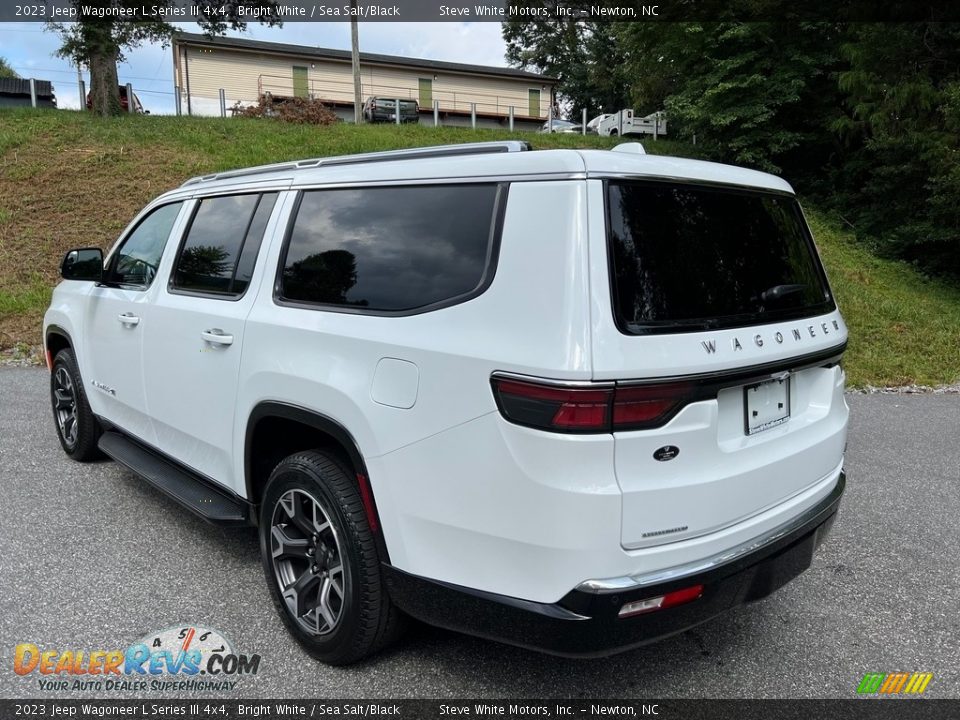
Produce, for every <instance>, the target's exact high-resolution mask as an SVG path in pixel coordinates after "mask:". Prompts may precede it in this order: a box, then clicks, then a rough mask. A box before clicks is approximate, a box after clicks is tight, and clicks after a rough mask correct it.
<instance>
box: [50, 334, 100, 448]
mask: <svg viewBox="0 0 960 720" xmlns="http://www.w3.org/2000/svg"><path fill="white" fill-rule="evenodd" d="M50 405H51V407H52V409H53V422H54V426H55V427H56V429H57V437H58V438H59V439H60V445H61V446H62V447H63V451H64V452H65V453H66V454H67V455H69V456H70V457H71V458H73V459H74V460H78V461H79V462H89V461H91V460H98V459H100V458H101V457H103V454H102V453H101V452H100V449H99V448H98V447H97V441H98V440H99V439H100V435H101V434H103V428H101V427H100V423H99V422H98V421H97V418H96V416H95V415H94V414H93V410H91V409H90V403H89V402H87V393H86V391H85V390H84V388H83V380H82V378H81V377H80V369H79V368H78V367H77V361H76V360H75V359H74V357H73V351H72V350H69V349H63V350H61V351H60V352H58V353H57V356H56V357H55V358H54V359H53V368H52V369H51V372H50Z"/></svg>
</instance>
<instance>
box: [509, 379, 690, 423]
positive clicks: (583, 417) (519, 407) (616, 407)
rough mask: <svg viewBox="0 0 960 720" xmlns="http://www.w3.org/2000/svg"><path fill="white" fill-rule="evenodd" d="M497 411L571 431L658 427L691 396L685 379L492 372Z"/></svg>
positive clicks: (517, 420)
mask: <svg viewBox="0 0 960 720" xmlns="http://www.w3.org/2000/svg"><path fill="white" fill-rule="evenodd" d="M491 384H492V385H493V394H494V397H495V399H496V401H497V407H498V408H499V409H500V413H501V414H502V415H503V416H504V417H505V418H506V419H507V420H509V421H511V422H514V423H517V424H518V425H526V426H528V427H534V428H539V429H541V430H553V431H557V432H570V433H600V432H614V431H617V430H639V429H644V428H651V427H658V426H660V425H663V424H664V423H665V422H667V420H669V419H670V418H671V417H673V416H674V415H675V414H676V413H677V411H679V409H680V408H681V407H683V405H684V404H686V403H687V402H689V401H690V400H691V399H692V398H693V390H694V387H693V385H692V384H690V383H677V382H673V383H664V384H661V385H656V384H651V385H633V386H630V385H628V386H616V385H614V384H613V383H607V384H600V383H596V384H590V383H585V384H583V385H570V386H565V385H554V384H545V383H542V382H536V381H528V380H516V379H513V378H510V379H507V378H500V377H494V378H492V380H491Z"/></svg>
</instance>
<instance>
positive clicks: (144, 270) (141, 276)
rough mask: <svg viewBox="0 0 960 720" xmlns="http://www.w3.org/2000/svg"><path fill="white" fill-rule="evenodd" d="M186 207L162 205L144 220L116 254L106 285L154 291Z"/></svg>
mask: <svg viewBox="0 0 960 720" xmlns="http://www.w3.org/2000/svg"><path fill="white" fill-rule="evenodd" d="M182 206H183V203H182V202H176V203H171V204H170V205H162V206H161V207H158V208H157V209H156V210H154V211H153V212H151V213H150V214H149V215H147V217H145V218H144V219H143V220H141V221H140V224H139V225H137V226H136V227H135V228H134V229H133V232H131V233H130V234H129V235H127V237H126V239H125V240H124V241H123V244H121V245H120V247H119V248H117V251H116V253H114V255H113V258H112V259H111V261H110V266H109V268H108V269H107V273H106V277H105V278H104V279H105V281H106V282H109V283H116V284H118V285H136V286H138V287H139V288H141V289H143V290H146V289H147V288H148V287H150V284H151V283H152V282H153V278H154V277H156V275H157V266H158V265H160V258H161V256H162V255H163V249H164V248H165V247H166V245H167V240H168V239H169V238H170V231H171V230H173V224H174V223H175V222H176V221H177V215H179V214H180V208H181V207H182Z"/></svg>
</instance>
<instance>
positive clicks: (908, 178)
mask: <svg viewBox="0 0 960 720" xmlns="http://www.w3.org/2000/svg"><path fill="white" fill-rule="evenodd" d="M842 50H843V55H844V57H845V59H846V60H847V62H848V63H849V67H848V69H846V70H845V71H844V72H843V73H841V74H840V77H839V81H840V87H841V88H842V90H843V92H844V95H845V105H846V108H847V114H846V115H845V116H844V117H842V118H841V119H839V120H838V121H837V122H836V123H834V129H835V130H837V131H838V132H839V133H840V134H841V136H842V137H843V139H844V141H845V142H846V158H845V159H846V162H844V163H843V164H842V165H840V166H839V167H838V169H837V171H836V173H835V177H834V179H833V185H834V187H835V188H836V189H837V191H838V204H839V206H840V207H841V208H843V209H844V211H845V212H846V213H848V214H847V215H846V217H848V218H849V219H851V220H852V221H853V223H854V224H855V226H856V227H857V231H858V234H860V235H861V236H867V237H870V238H873V239H874V241H875V244H876V245H877V246H878V247H879V249H880V250H881V251H882V252H884V253H885V254H889V255H892V256H895V257H899V258H902V259H905V260H908V261H911V262H914V263H916V264H917V265H919V266H920V267H922V268H923V269H925V270H927V271H930V272H946V273H951V274H954V275H960V203H958V202H957V200H958V198H960V23H938V22H927V23H882V24H863V25H857V26H854V27H853V28H852V29H851V33H850V36H849V37H848V41H847V42H846V43H845V44H844V45H843V48H842Z"/></svg>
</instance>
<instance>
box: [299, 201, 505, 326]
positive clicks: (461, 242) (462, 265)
mask: <svg viewBox="0 0 960 720" xmlns="http://www.w3.org/2000/svg"><path fill="white" fill-rule="evenodd" d="M496 198H497V186H496V185H460V186H448V187H442V186H435V185H431V186H417V187H392V188H360V189H349V190H316V191H308V192H305V193H304V195H303V198H302V201H301V203H300V209H299V211H298V213H297V218H296V222H295V223H294V226H293V231H292V234H291V236H290V240H289V247H288V249H287V253H286V259H285V262H284V268H283V277H282V290H281V294H282V296H283V297H284V298H285V299H288V300H297V301H301V302H310V303H325V304H330V305H341V306H347V307H355V308H366V309H370V310H395V311H396V310H411V309H414V308H421V307H424V306H427V305H431V304H433V303H438V302H442V301H445V300H450V299H452V298H457V297H459V296H463V295H467V294H469V293H470V292H472V291H474V290H476V289H477V288H478V287H479V286H480V284H481V282H482V281H483V278H484V274H485V271H486V268H487V264H488V257H489V253H490V244H491V239H492V236H493V232H492V228H493V224H494V209H495V206H496Z"/></svg>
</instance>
